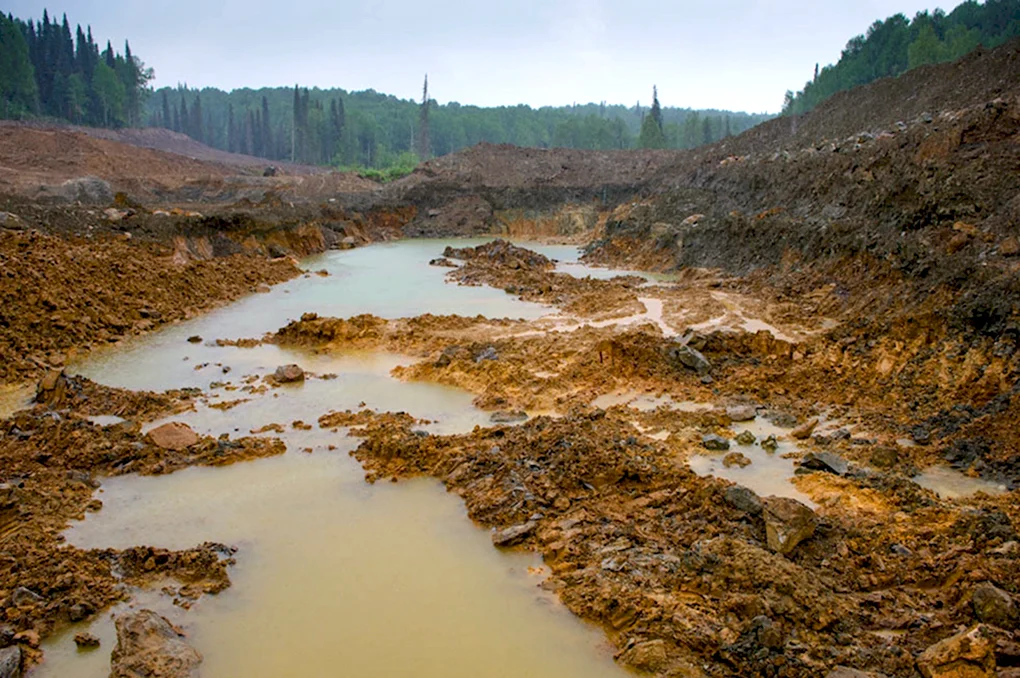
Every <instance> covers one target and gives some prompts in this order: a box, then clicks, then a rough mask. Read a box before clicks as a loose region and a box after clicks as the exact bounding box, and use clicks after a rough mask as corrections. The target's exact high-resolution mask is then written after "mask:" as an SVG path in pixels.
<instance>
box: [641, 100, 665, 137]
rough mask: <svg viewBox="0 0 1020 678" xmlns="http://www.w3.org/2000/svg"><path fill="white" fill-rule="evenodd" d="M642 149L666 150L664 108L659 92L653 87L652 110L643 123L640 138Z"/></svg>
mask: <svg viewBox="0 0 1020 678" xmlns="http://www.w3.org/2000/svg"><path fill="white" fill-rule="evenodd" d="M638 147H640V148H666V135H665V134H664V133H663V131H662V107H661V106H659V90H658V88H657V87H652V108H651V110H650V111H649V112H648V115H646V116H645V118H644V120H642V121H641V134H640V136H638Z"/></svg>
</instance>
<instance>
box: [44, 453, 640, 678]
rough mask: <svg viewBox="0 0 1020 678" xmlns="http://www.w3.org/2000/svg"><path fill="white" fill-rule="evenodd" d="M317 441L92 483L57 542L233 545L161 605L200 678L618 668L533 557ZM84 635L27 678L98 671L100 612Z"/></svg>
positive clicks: (614, 671) (571, 672)
mask: <svg viewBox="0 0 1020 678" xmlns="http://www.w3.org/2000/svg"><path fill="white" fill-rule="evenodd" d="M319 435H320V436H323V434H321V433H320V434H319ZM331 440H332V442H333V443H338V444H340V445H342V446H343V447H341V448H340V449H339V450H338V451H337V452H336V453H334V454H316V455H304V454H300V453H288V454H286V455H284V456H282V457H276V458H272V459H265V460H260V461H255V462H250V463H244V464H237V465H234V466H231V467H228V468H225V469H206V468H191V469H187V470H184V471H181V472H178V473H175V474H173V475H170V476H160V477H146V478H140V477H124V478H112V479H108V480H106V481H105V482H104V485H103V489H104V492H103V493H102V495H101V496H102V498H103V502H104V508H103V510H102V511H100V512H99V513H97V514H93V515H90V516H89V517H88V518H87V519H86V520H85V521H83V522H81V523H77V524H76V525H74V526H73V527H72V528H71V529H70V530H69V531H68V532H67V537H68V541H69V542H70V543H72V544H74V545H77V546H80V547H95V548H98V547H114V548H123V547H127V546H131V545H134V544H151V545H155V546H162V547H166V548H185V547H188V546H191V545H194V544H196V543H200V542H202V541H205V540H212V541H221V542H224V543H228V544H234V545H237V546H238V547H239V548H240V551H239V552H238V554H237V556H236V557H237V561H238V562H237V565H236V566H234V567H232V568H231V570H230V576H231V579H232V580H233V582H234V585H233V586H232V587H231V588H230V589H227V590H226V591H224V592H223V593H221V594H219V595H216V596H207V597H204V598H202V599H200V601H199V602H198V603H197V604H196V605H195V606H194V607H193V608H192V609H191V610H190V611H188V612H181V611H177V610H173V608H170V611H171V612H172V620H173V621H175V622H178V623H181V624H183V625H184V628H185V630H186V631H187V632H188V633H189V637H190V640H191V642H192V643H193V644H194V646H195V647H196V648H197V649H198V650H199V651H200V652H202V654H203V655H204V656H205V661H204V663H203V665H202V675H203V676H204V678H217V677H221V676H222V677H224V678H226V677H227V676H238V675H259V676H268V675H305V676H320V675H335V674H336V672H337V669H338V667H343V669H342V672H343V674H344V675H356V676H360V677H375V676H378V677H380V678H382V677H383V676H408V677H410V676H436V677H439V676H444V677H449V676H463V677H464V678H468V677H473V676H479V675H485V676H507V677H510V676H524V675H527V676H548V677H549V678H553V677H560V676H578V677H580V676H606V677H609V676H624V675H628V674H626V673H625V672H624V671H623V670H622V669H620V668H619V667H617V666H616V665H615V664H613V662H612V659H611V655H610V653H609V650H608V648H607V647H606V645H605V641H604V639H603V637H602V634H601V633H600V632H599V631H597V630H596V629H594V628H591V627H588V626H586V625H585V624H583V623H581V622H580V621H578V620H577V619H576V618H574V617H573V616H572V615H571V614H570V613H569V612H568V611H567V610H566V609H565V608H563V607H562V606H560V605H559V604H558V603H556V602H555V599H554V598H553V597H552V596H551V595H550V594H547V593H545V592H543V591H542V590H541V589H539V588H538V584H539V583H540V581H541V578H540V577H538V576H536V575H535V574H531V573H529V568H538V567H540V565H541V561H540V559H539V558H538V557H537V556H535V555H533V554H521V553H509V554H508V553H503V552H500V551H498V550H496V549H494V548H493V547H492V545H491V542H490V540H489V538H488V534H487V533H486V531H484V530H482V529H479V528H477V527H475V526H473V525H472V524H471V523H470V521H469V520H468V519H467V518H466V515H465V510H464V507H463V505H462V502H461V501H460V500H459V499H458V498H457V497H455V496H453V495H449V494H447V493H446V492H444V491H443V488H442V486H441V485H440V484H439V483H438V482H435V481H429V480H420V481H412V482H404V483H400V484H397V485H393V484H390V483H379V484H377V485H368V484H366V483H365V482H364V480H363V473H362V471H361V469H360V467H359V466H358V465H357V463H356V462H354V461H353V460H351V459H349V458H348V457H347V456H346V454H345V453H346V451H347V450H348V449H350V448H351V447H353V445H355V444H356V443H355V442H354V441H352V440H350V439H347V438H343V437H341V436H340V435H338V434H332V436H331ZM165 608H167V606H166V602H165V601H163V602H162V609H165ZM91 630H92V632H93V633H96V635H98V636H99V637H100V638H102V639H103V645H102V648H101V649H100V650H97V651H95V652H93V653H89V654H87V655H81V654H79V653H78V652H77V651H76V650H75V649H74V647H73V641H72V636H73V634H64V635H63V636H61V637H58V638H56V639H55V640H54V641H53V643H51V644H48V645H47V650H52V651H50V652H48V654H47V660H46V662H45V664H44V665H43V667H42V668H41V669H40V670H38V671H36V672H34V673H33V674H32V675H33V676H41V677H47V676H76V677H81V678H85V677H91V676H95V678H100V677H101V676H102V677H105V676H106V675H107V674H108V673H109V664H108V661H109V660H108V653H109V651H110V650H112V648H113V646H114V636H113V627H112V622H111V621H110V619H109V615H103V616H102V617H101V618H100V619H99V620H98V621H97V622H95V623H93V624H92V625H91Z"/></svg>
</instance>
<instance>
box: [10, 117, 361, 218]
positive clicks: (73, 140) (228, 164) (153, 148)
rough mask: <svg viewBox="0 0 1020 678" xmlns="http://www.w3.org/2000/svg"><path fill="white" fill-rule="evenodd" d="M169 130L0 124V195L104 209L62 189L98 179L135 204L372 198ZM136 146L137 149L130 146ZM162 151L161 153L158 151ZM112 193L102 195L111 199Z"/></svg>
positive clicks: (337, 178) (345, 182) (346, 181)
mask: <svg viewBox="0 0 1020 678" xmlns="http://www.w3.org/2000/svg"><path fill="white" fill-rule="evenodd" d="M181 136H182V135H177V134H174V133H173V132H168V131H166V130H150V129H145V130H94V129H88V130H86V129H78V128H67V127H42V126H33V125H26V124H23V123H13V122H0V193H9V194H14V195H21V196H27V197H29V198H32V199H37V200H40V201H48V202H63V203H67V202H74V201H76V200H83V201H85V202H89V203H92V204H108V203H109V200H108V199H107V197H106V194H104V195H103V196H102V197H98V198H97V197H94V196H92V195H91V194H88V193H86V194H85V195H84V196H83V195H82V194H81V192H80V191H79V190H78V189H77V187H75V186H70V187H68V186H65V183H66V182H73V181H76V180H80V179H81V178H82V177H95V178H97V179H100V180H102V181H105V182H107V183H108V184H110V186H111V188H112V191H123V192H126V193H128V194H130V195H131V196H132V197H133V198H135V199H137V200H144V201H161V202H163V201H183V202H206V201H215V202H234V201H236V200H239V199H248V200H252V201H255V202H258V201H261V200H264V199H265V198H266V197H267V196H270V195H274V196H277V198H278V199H279V198H283V199H286V200H289V201H292V200H326V199H329V198H335V196H338V195H343V194H347V193H364V192H371V191H373V190H375V189H377V188H378V184H376V183H375V182H372V181H368V180H366V179H362V178H360V177H358V176H357V175H355V174H349V173H338V172H328V171H324V170H323V171H314V172H313V171H312V170H311V169H310V168H307V167H300V166H286V167H284V168H283V172H281V175H280V176H273V177H264V176H262V168H263V167H265V166H266V165H267V164H268V163H267V162H266V161H264V160H260V159H256V158H248V157H247V156H235V155H233V154H229V153H220V152H217V151H214V150H213V149H208V148H207V147H205V146H202V145H201V144H198V143H197V142H194V141H192V140H190V139H188V137H183V139H181V138H180V137H181ZM132 144H134V145H132ZM157 149H159V150H157ZM111 188H108V189H107V193H109V194H110V195H112V193H110V191H111Z"/></svg>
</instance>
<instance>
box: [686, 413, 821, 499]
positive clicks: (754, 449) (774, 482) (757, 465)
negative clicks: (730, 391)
mask: <svg viewBox="0 0 1020 678" xmlns="http://www.w3.org/2000/svg"><path fill="white" fill-rule="evenodd" d="M730 428H731V429H732V430H733V437H734V438H735V437H736V436H737V435H740V433H742V432H743V431H750V432H751V433H753V434H754V436H755V438H756V439H757V440H756V441H755V443H754V444H753V445H738V444H737V441H736V440H733V439H732V438H731V439H730V449H729V452H740V453H741V454H743V455H744V456H745V457H747V458H748V459H750V460H751V464H750V465H748V466H745V467H743V468H741V467H739V466H731V467H730V468H727V467H725V466H724V465H723V461H722V460H723V457H724V456H726V455H727V454H728V453H729V452H715V453H709V452H707V450H699V452H698V453H697V454H694V455H691V457H690V458H689V459H688V460H687V463H688V464H689V465H690V467H691V470H693V471H694V472H695V473H697V474H698V475H700V476H709V475H711V476H715V477H717V478H724V479H726V480H729V481H732V482H734V483H738V484H740V485H743V486H744V487H747V488H749V489H751V490H754V491H755V492H756V493H757V494H758V495H759V496H762V497H768V496H777V497H790V498H791V499H796V500H797V501H799V502H802V503H803V504H805V505H806V506H810V507H811V508H815V507H816V506H817V504H815V503H814V502H813V501H811V498H810V497H808V496H807V495H806V494H804V493H803V492H801V491H800V490H798V489H797V488H796V486H794V485H793V484H792V483H791V482H790V481H791V480H792V479H793V477H794V471H795V470H796V467H795V466H794V464H793V460H792V459H784V458H783V455H784V454H786V453H788V452H792V451H794V450H796V449H797V445H796V444H795V443H792V442H789V441H787V440H782V436H786V435H787V434H788V433H789V429H785V428H780V427H778V426H776V425H775V424H772V423H771V422H769V421H768V420H766V419H765V418H763V417H758V418H757V419H755V420H754V421H746V422H740V423H734V424H733V425H732V426H731V427H730ZM770 435H774V436H776V438H778V439H779V448H778V449H777V450H776V451H775V452H773V453H769V452H766V451H765V450H764V449H762V447H761V441H762V440H763V439H765V438H767V437H768V436H770Z"/></svg>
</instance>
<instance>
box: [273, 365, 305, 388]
mask: <svg viewBox="0 0 1020 678" xmlns="http://www.w3.org/2000/svg"><path fill="white" fill-rule="evenodd" d="M273 379H275V380H276V381H277V382H279V383H281V384H293V383H296V382H301V381H304V380H305V371H304V370H303V369H301V367H300V366H298V365H281V366H280V367H277V368H276V371H275V372H273Z"/></svg>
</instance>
